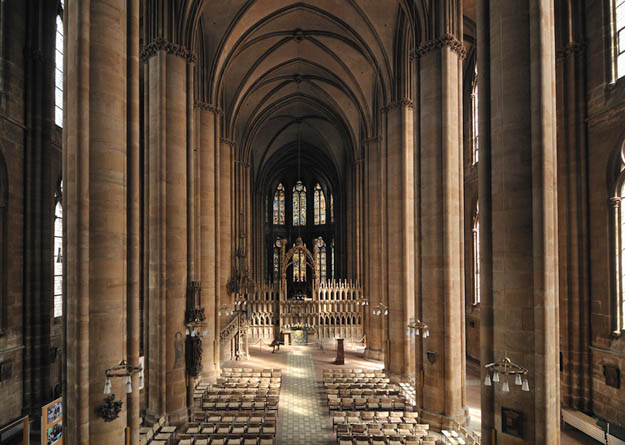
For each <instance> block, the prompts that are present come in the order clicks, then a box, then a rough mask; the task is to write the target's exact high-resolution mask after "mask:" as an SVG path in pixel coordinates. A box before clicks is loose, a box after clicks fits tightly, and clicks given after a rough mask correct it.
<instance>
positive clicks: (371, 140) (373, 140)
mask: <svg viewBox="0 0 625 445" xmlns="http://www.w3.org/2000/svg"><path fill="white" fill-rule="evenodd" d="M363 142H364V143H365V144H376V143H378V142H382V138H381V137H380V136H373V137H370V138H367V139H365V140H363Z"/></svg>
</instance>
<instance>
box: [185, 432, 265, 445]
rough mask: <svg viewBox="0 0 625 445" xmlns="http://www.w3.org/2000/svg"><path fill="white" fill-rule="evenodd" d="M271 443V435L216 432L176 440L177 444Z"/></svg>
mask: <svg viewBox="0 0 625 445" xmlns="http://www.w3.org/2000/svg"><path fill="white" fill-rule="evenodd" d="M183 436H184V435H183ZM273 443H274V439H273V437H271V436H264V435H261V436H254V435H243V436H239V437H234V436H223V435H218V434H215V435H213V436H210V437H209V436H206V437H205V436H202V435H197V436H193V437H182V438H180V439H179V440H178V441H177V444H178V445H273Z"/></svg>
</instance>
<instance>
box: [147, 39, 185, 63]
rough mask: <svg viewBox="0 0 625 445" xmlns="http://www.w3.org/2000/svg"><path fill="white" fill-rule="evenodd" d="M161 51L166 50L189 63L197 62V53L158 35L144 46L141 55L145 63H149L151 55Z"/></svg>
mask: <svg viewBox="0 0 625 445" xmlns="http://www.w3.org/2000/svg"><path fill="white" fill-rule="evenodd" d="M159 51H165V52H166V53H167V54H173V55H174V56H178V57H182V58H183V59H185V60H186V61H187V62H189V63H195V62H197V55H195V53H193V51H191V50H190V49H188V48H187V47H186V46H184V45H180V44H178V43H173V42H170V41H169V40H167V39H165V38H163V37H158V38H156V39H154V40H152V41H151V42H150V43H148V44H147V45H145V46H144V47H143V50H141V54H140V56H139V58H140V60H141V61H142V62H143V63H147V62H148V60H149V59H150V57H152V56H154V55H156V53H158V52H159Z"/></svg>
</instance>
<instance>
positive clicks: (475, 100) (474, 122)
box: [471, 66, 480, 164]
mask: <svg viewBox="0 0 625 445" xmlns="http://www.w3.org/2000/svg"><path fill="white" fill-rule="evenodd" d="M478 106H479V91H478V89H477V66H476V67H475V76H474V77H473V92H472V93H471V109H472V115H471V127H472V130H473V150H472V151H473V164H475V163H476V162H477V161H479V160H480V130H479V122H478V120H479V108H478Z"/></svg>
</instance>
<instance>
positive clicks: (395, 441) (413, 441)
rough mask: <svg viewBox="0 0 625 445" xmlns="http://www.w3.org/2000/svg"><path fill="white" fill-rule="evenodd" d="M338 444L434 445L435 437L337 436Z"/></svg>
mask: <svg viewBox="0 0 625 445" xmlns="http://www.w3.org/2000/svg"><path fill="white" fill-rule="evenodd" d="M337 443H338V445H436V438H435V437H433V436H425V437H418V436H406V437H384V436H374V437H352V436H339V437H338V439H337Z"/></svg>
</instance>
